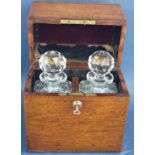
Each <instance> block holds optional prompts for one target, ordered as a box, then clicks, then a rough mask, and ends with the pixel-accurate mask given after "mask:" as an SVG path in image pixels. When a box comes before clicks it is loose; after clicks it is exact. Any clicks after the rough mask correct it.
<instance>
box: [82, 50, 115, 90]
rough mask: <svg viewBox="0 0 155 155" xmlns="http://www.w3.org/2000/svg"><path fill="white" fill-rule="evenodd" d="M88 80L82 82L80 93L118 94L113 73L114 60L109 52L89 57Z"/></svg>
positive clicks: (97, 53)
mask: <svg viewBox="0 0 155 155" xmlns="http://www.w3.org/2000/svg"><path fill="white" fill-rule="evenodd" d="M88 66H89V69H90V70H91V71H90V72H88V73H87V76H86V78H87V80H83V81H81V82H80V86H79V89H80V92H83V93H116V92H117V87H116V84H115V83H114V82H113V81H114V76H113V74H112V73H111V71H112V69H113V68H114V58H113V57H112V55H111V54H110V53H108V52H107V51H102V50H101V51H96V52H94V53H93V54H92V55H90V56H89V59H88Z"/></svg>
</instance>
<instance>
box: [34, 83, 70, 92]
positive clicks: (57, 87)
mask: <svg viewBox="0 0 155 155" xmlns="http://www.w3.org/2000/svg"><path fill="white" fill-rule="evenodd" d="M34 92H47V93H70V92H72V83H71V82H70V81H65V82H63V83H58V82H42V81H40V80H38V81H36V82H35V86H34Z"/></svg>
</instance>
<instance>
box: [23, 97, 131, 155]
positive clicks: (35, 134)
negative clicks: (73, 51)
mask: <svg viewBox="0 0 155 155" xmlns="http://www.w3.org/2000/svg"><path fill="white" fill-rule="evenodd" d="M74 100H80V101H81V102H82V103H83V106H82V107H81V115H74V114H73V105H72V103H73V101H74ZM127 106H128V97H123V96H122V97H121V96H120V97H119V96H111V97H108V96H107V97H96V96H88V97H83V96H79V97H78V96H76V97H74V96H34V95H25V116H26V117H25V119H26V134H27V142H28V151H36V152H44V151H46V152H51V151H52V152H63V151H67V152H91V151H93V152H96V151H99V152H100V151H119V150H120V149H121V144H122V140H123V133H124V127H125V121H126V114H127Z"/></svg>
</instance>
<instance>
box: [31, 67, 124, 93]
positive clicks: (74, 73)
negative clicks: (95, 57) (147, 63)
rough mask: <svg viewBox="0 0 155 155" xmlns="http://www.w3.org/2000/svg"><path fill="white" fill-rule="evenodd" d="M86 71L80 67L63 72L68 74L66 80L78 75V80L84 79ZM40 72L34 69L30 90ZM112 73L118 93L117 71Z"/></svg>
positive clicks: (119, 84) (119, 85) (119, 90)
mask: <svg viewBox="0 0 155 155" xmlns="http://www.w3.org/2000/svg"><path fill="white" fill-rule="evenodd" d="M88 72H89V70H84V69H82V70H81V69H76V70H75V69H74V70H72V69H68V70H65V73H66V74H67V76H68V80H70V81H72V78H73V77H79V82H80V81H81V80H85V79H86V74H87V73H88ZM40 73H41V70H40V69H35V70H34V72H33V76H32V81H31V87H30V92H33V88H34V84H35V81H37V80H39V75H40ZM112 74H113V75H114V82H115V83H116V85H117V89H118V93H121V92H122V87H121V82H120V79H119V76H118V73H117V71H112ZM73 93H74V92H73ZM81 94H82V93H81Z"/></svg>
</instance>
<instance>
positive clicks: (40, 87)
mask: <svg viewBox="0 0 155 155" xmlns="http://www.w3.org/2000/svg"><path fill="white" fill-rule="evenodd" d="M39 67H40V69H41V70H42V73H41V74H40V76H39V79H40V80H38V81H36V83H35V87H34V91H35V92H48V93H70V92H71V91H72V83H71V82H70V81H67V75H66V73H64V72H63V71H64V69H65V68H66V58H65V57H64V55H62V54H61V53H60V52H58V51H47V52H46V53H44V54H43V55H41V57H40V59H39Z"/></svg>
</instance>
